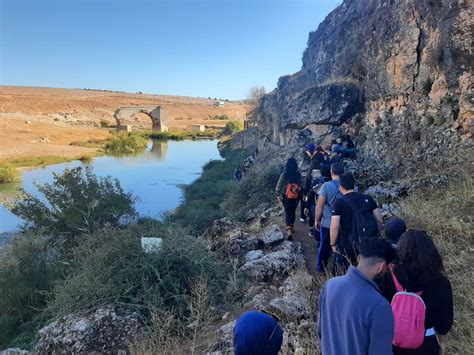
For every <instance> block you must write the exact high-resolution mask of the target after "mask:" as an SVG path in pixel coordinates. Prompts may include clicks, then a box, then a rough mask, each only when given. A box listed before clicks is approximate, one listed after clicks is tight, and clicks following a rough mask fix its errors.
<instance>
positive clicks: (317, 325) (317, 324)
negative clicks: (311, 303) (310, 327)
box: [316, 284, 326, 340]
mask: <svg viewBox="0 0 474 355" xmlns="http://www.w3.org/2000/svg"><path fill="white" fill-rule="evenodd" d="M325 289H326V284H324V285H323V288H322V289H321V293H320V294H319V305H318V306H319V307H318V319H317V322H316V333H317V334H318V337H319V339H320V340H321V308H322V307H323V299H324V290H325Z"/></svg>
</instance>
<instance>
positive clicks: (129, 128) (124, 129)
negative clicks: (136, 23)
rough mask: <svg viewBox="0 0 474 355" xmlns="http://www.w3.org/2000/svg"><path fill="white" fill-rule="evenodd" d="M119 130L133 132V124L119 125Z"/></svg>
mask: <svg viewBox="0 0 474 355" xmlns="http://www.w3.org/2000/svg"><path fill="white" fill-rule="evenodd" d="M117 130H118V131H125V132H131V131H132V125H130V124H121V125H117Z"/></svg>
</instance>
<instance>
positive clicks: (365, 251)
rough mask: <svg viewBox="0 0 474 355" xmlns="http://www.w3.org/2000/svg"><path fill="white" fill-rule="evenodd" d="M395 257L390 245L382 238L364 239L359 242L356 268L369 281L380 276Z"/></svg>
mask: <svg viewBox="0 0 474 355" xmlns="http://www.w3.org/2000/svg"><path fill="white" fill-rule="evenodd" d="M394 257H395V251H394V250H393V248H392V245H391V244H390V243H389V242H388V241H387V240H386V239H383V238H364V239H362V240H361V241H360V242H359V257H358V261H359V263H358V268H359V269H360V270H361V271H362V272H363V273H364V274H365V275H366V276H367V277H368V278H370V279H372V280H374V279H375V278H377V277H379V276H380V275H382V274H383V273H384V272H385V271H386V270H387V265H388V264H390V263H391V262H392V260H393V258H394Z"/></svg>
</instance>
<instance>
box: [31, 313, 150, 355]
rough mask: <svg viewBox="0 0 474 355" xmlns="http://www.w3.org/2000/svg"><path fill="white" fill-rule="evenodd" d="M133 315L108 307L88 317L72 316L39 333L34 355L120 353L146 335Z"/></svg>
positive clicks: (139, 320) (141, 325) (137, 317)
mask: <svg viewBox="0 0 474 355" xmlns="http://www.w3.org/2000/svg"><path fill="white" fill-rule="evenodd" d="M144 329H145V327H144V324H143V322H142V320H141V318H140V317H139V316H138V315H137V314H135V313H133V312H125V311H120V310H118V309H117V308H116V307H114V306H105V307H103V308H99V309H97V310H96V311H94V312H92V313H88V314H77V315H69V316H66V317H64V318H62V319H60V320H58V321H55V322H53V323H51V324H49V325H47V326H45V327H44V328H42V329H40V331H39V337H40V338H39V341H38V343H37V345H36V347H35V353H41V354H57V353H103V354H107V353H109V354H111V353H117V351H119V350H123V351H127V349H128V344H129V342H130V341H132V340H133V339H134V337H136V336H139V335H140V334H142V332H143V331H144Z"/></svg>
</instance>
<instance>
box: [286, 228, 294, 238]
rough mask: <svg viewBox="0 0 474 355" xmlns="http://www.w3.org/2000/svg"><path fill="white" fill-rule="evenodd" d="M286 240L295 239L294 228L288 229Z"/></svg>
mask: <svg viewBox="0 0 474 355" xmlns="http://www.w3.org/2000/svg"><path fill="white" fill-rule="evenodd" d="M286 239H287V240H292V239H293V228H291V227H288V228H286Z"/></svg>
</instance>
